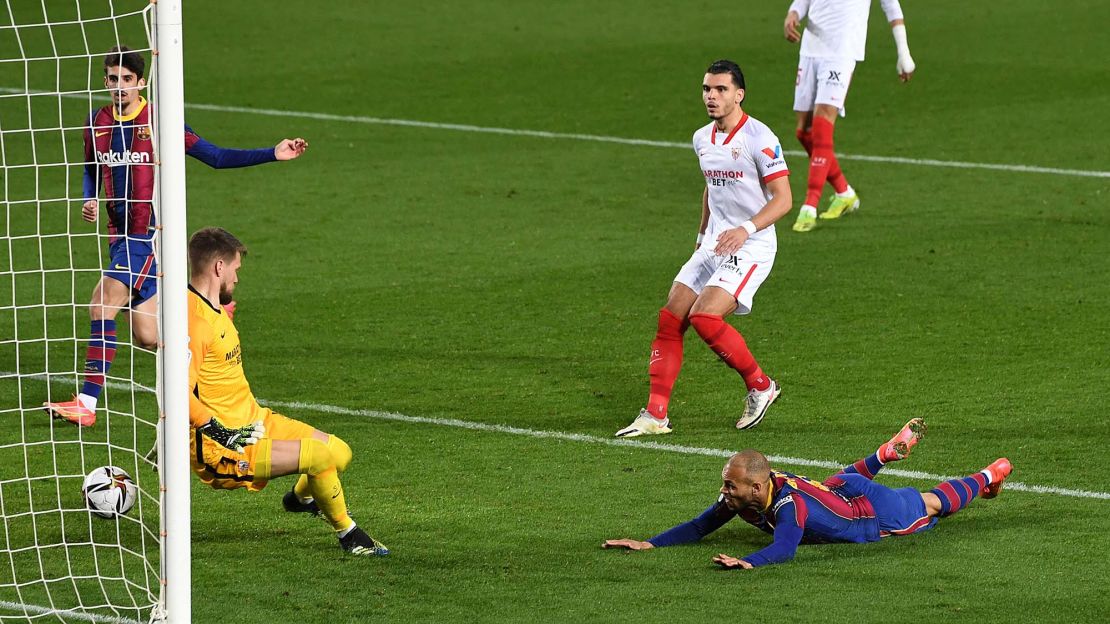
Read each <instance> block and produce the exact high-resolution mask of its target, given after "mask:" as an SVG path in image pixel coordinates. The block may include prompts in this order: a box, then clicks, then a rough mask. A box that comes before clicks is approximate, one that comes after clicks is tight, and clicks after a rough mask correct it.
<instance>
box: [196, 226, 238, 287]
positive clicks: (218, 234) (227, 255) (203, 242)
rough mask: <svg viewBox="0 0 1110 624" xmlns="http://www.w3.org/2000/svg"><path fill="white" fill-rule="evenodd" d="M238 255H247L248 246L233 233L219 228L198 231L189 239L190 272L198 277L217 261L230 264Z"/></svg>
mask: <svg viewBox="0 0 1110 624" xmlns="http://www.w3.org/2000/svg"><path fill="white" fill-rule="evenodd" d="M236 253H238V254H239V255H240V256H245V255H247V246H246V245H244V244H243V243H242V241H240V240H239V239H238V238H235V235H234V234H232V233H231V232H228V231H227V230H225V229H223V228H218V227H207V228H204V229H203V230H197V231H196V233H194V234H193V236H192V238H190V239H189V269H190V272H191V273H192V274H193V275H196V274H197V273H200V272H201V271H203V270H204V267H205V266H207V265H208V264H209V263H210V262H213V261H215V260H224V261H227V262H230V261H231V260H233V259H234V258H235V254H236Z"/></svg>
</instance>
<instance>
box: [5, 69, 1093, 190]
mask: <svg viewBox="0 0 1110 624" xmlns="http://www.w3.org/2000/svg"><path fill="white" fill-rule="evenodd" d="M0 92H3V93H9V94H12V95H16V96H19V95H27V93H26V92H25V91H24V90H23V89H18V88H13V87H0ZM31 95H37V96H42V95H51V94H50V93H48V92H32V93H31ZM62 97H69V98H80V99H88V98H89V96H88V94H87V93H63V94H62ZM185 108H186V109H192V110H203V111H213V112H219V113H243V114H249V115H266V116H270V117H291V118H299V119H314V120H318V121H339V122H346V123H359V124H372V125H384V126H405V127H410V128H426V129H431V130H452V131H456V132H477V133H485V134H504V135H510V136H524V137H534V138H542V139H563V140H572V141H593V142H598V143H616V144H620V145H637V146H646V147H668V148H679V149H687V150H688V149H692V148H691V144H690V143H689V142H676V141H655V140H651V139H633V138H627V137H615V136H605V135H599V134H581V133H574V132H550V131H547V130H527V129H520V128H498V127H492V126H475V125H471V124H457V123H439V122H433V121H419V120H415V119H390V118H385V117H370V116H365V115H336V114H332V113H319V112H314V111H290V110H280V109H274V108H250V107H246V106H227V105H223V104H205V103H186V104H185ZM9 132H19V131H18V130H16V131H9ZM783 153H785V154H786V155H787V156H803V157H807V158H808V154H806V153H805V152H803V151H800V150H784V151H783ZM836 157H837V158H839V159H840V160H858V161H865V162H880V163H891V164H898V165H912V166H919V167H946V168H952V169H987V170H991V171H1008V172H1017V173H1041V174H1047V175H1062V176H1078V177H1085V178H1110V171H1098V170H1091V169H1063V168H1059V167H1041V166H1037V165H1017V164H1008V163H981V162H969V161H961V160H939V159H935V158H907V157H902V156H875V155H868V154H841V153H838V154H837V155H836Z"/></svg>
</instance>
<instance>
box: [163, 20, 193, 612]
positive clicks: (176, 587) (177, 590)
mask: <svg viewBox="0 0 1110 624" xmlns="http://www.w3.org/2000/svg"><path fill="white" fill-rule="evenodd" d="M156 6H157V9H156V14H155V23H156V34H155V55H154V57H155V59H156V60H155V70H156V74H155V79H156V84H155V88H156V93H155V96H156V98H157V105H158V108H157V113H158V123H157V126H158V129H159V132H158V143H157V149H158V155H159V161H158V166H159V169H160V172H159V175H158V177H157V180H158V190H157V192H158V197H159V205H160V212H161V217H162V221H161V223H162V236H161V242H162V260H163V264H162V267H163V268H162V280H161V284H160V286H161V293H162V296H161V323H160V325H161V331H162V349H161V368H162V382H163V383H162V386H163V387H162V388H161V389H160V390H161V396H162V406H163V416H162V436H161V441H162V449H161V453H160V455H161V459H160V462H159V463H160V465H161V466H162V470H161V472H160V474H161V475H162V483H163V487H162V510H163V513H162V518H163V520H162V525H163V527H164V534H163V535H164V540H163V557H162V570H163V583H164V584H165V615H166V621H167V622H169V623H171V624H186V623H188V622H191V621H192V620H191V615H190V613H191V603H190V593H191V592H190V589H191V586H192V583H191V569H190V567H191V563H190V541H189V540H190V527H189V522H190V516H189V483H190V476H189V452H188V449H189V396H188V394H187V392H188V383H189V369H188V367H189V360H188V355H189V350H188V349H189V346H188V342H189V326H188V318H187V316H186V305H187V296H186V286H187V284H188V277H187V274H188V260H187V258H188V242H187V241H188V232H187V225H186V220H185V134H184V128H185V107H184V81H183V76H182V66H183V63H182V59H183V47H182V29H181V0H158V3H157V5H156Z"/></svg>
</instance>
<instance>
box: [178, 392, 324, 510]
mask: <svg viewBox="0 0 1110 624" xmlns="http://www.w3.org/2000/svg"><path fill="white" fill-rule="evenodd" d="M258 413H259V415H260V416H262V422H263V424H264V425H265V427H266V437H265V438H263V439H262V440H260V441H259V442H258V443H257V444H252V445H250V446H247V447H245V448H244V449H243V452H242V453H236V452H235V451H233V450H231V449H228V448H224V447H223V446H221V445H220V444H218V443H217V442H215V441H213V440H211V439H210V438H207V437H205V436H204V435H202V434H201V433H200V432H199V431H197V430H196V429H193V430H192V432H191V433H192V435H190V436H189V456H190V457H191V458H192V463H193V472H195V473H197V476H198V477H200V480H201V482H203V483H204V484H205V485H208V486H209V487H212V488H215V489H219V490H234V489H237V488H244V487H245V488H247V489H249V490H251V491H253V492H257V491H258V490H261V489H262V488H264V487H266V483H268V481H266V480H264V479H260V478H256V474H255V472H256V460H258V459H261V460H262V461H265V462H269V460H270V457H269V455H270V442H271V440H300V439H301V438H310V437H312V432H313V431H315V428H314V427H313V426H312V425H309V424H307V423H303V422H301V421H299V420H295V419H293V418H289V417H288V416H282V415H281V414H277V413H275V412H273V411H272V410H270V409H269V408H267V407H262V408H260V409H259V412H258ZM260 452H261V455H260ZM263 455H264V456H263ZM256 456H257V457H256ZM266 472H269V471H268V470H267V471H266Z"/></svg>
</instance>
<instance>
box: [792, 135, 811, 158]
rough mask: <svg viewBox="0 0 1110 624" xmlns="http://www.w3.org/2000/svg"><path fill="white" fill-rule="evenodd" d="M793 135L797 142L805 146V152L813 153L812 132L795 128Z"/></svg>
mask: <svg viewBox="0 0 1110 624" xmlns="http://www.w3.org/2000/svg"><path fill="white" fill-rule="evenodd" d="M794 136H796V137H798V142H799V143H801V144H802V147H804V148H805V150H806V153H807V154H809V155H811V156H812V155H813V133H812V132H810V131H808V130H795V131H794Z"/></svg>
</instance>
